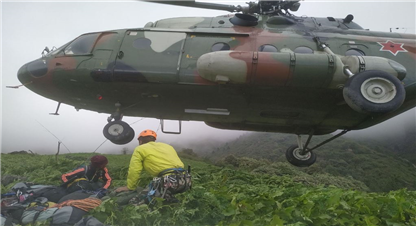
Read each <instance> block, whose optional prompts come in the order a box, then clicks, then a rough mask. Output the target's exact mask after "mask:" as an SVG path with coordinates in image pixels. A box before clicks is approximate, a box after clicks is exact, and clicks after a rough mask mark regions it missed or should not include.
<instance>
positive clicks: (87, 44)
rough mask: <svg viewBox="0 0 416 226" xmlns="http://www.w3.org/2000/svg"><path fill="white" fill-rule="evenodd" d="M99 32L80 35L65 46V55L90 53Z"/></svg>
mask: <svg viewBox="0 0 416 226" xmlns="http://www.w3.org/2000/svg"><path fill="white" fill-rule="evenodd" d="M99 35H100V33H94V34H86V35H81V36H79V37H78V38H77V39H75V40H74V41H73V42H71V44H69V45H68V46H66V47H65V50H64V53H65V55H85V54H90V53H91V50H92V48H93V46H94V43H95V40H97V38H98V36H99Z"/></svg>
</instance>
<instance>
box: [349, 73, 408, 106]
mask: <svg viewBox="0 0 416 226" xmlns="http://www.w3.org/2000/svg"><path fill="white" fill-rule="evenodd" d="M343 94H344V99H345V102H347V104H348V105H349V106H350V107H351V108H352V109H354V110H355V111H358V112H361V113H367V114H377V113H387V112H391V111H394V110H396V109H398V108H399V107H400V106H401V105H402V104H403V101H404V99H405V96H406V91H405V89H404V86H403V85H402V84H401V81H400V80H399V79H398V78H396V77H394V76H392V75H390V74H388V73H387V72H384V71H376V70H372V71H363V72H360V73H358V74H356V75H354V76H352V77H351V78H350V79H349V80H348V81H347V83H346V84H345V86H344V89H343Z"/></svg>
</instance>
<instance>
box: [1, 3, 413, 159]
mask: <svg viewBox="0 0 416 226" xmlns="http://www.w3.org/2000/svg"><path fill="white" fill-rule="evenodd" d="M215 2H216V3H231V4H244V1H243V2H241V1H238V2H220V1H215ZM0 8H1V29H2V31H1V41H2V42H1V44H2V46H1V53H2V57H1V65H0V67H1V82H0V86H1V96H2V100H1V109H2V110H1V122H0V123H1V124H0V126H1V140H0V142H1V152H6V153H7V152H12V151H20V150H31V151H33V152H35V153H55V152H56V149H57V143H58V140H60V141H62V142H63V144H64V145H65V147H61V153H68V152H69V151H70V152H93V151H95V150H96V149H97V147H99V145H100V144H102V143H103V142H104V141H105V138H104V136H103V135H102V129H103V127H104V126H105V124H106V123H107V121H106V119H107V117H108V115H107V114H99V113H96V112H92V111H86V110H80V111H79V112H77V111H76V110H75V109H74V107H72V106H68V105H65V104H62V105H61V107H60V110H59V114H60V115H59V116H52V115H49V113H52V112H55V110H56V106H57V103H56V102H55V101H52V100H49V99H47V98H44V97H42V96H39V95H37V94H35V93H33V92H31V91H30V90H28V89H27V88H25V87H21V88H19V89H6V88H5V86H8V85H20V82H19V81H18V79H17V76H16V75H17V71H18V69H19V68H20V67H21V66H22V65H23V64H25V63H27V62H29V61H32V60H34V59H37V58H39V57H40V56H41V52H42V50H43V49H44V48H45V46H48V47H49V48H51V47H53V46H56V47H59V46H61V45H63V44H65V43H67V42H68V41H70V40H72V39H74V38H75V37H77V36H79V35H80V34H83V33H87V32H94V31H104V30H112V29H121V28H137V27H143V26H144V25H145V24H146V23H147V22H150V21H152V22H154V21H157V20H160V19H164V18H170V17H182V16H183V17H187V16H205V17H213V16H218V15H224V14H227V12H224V11H216V10H204V9H194V8H188V7H177V6H167V5H159V4H154V3H145V2H138V1H125V2H119V1H117V2H109V1H107V2H82V1H78V2H52V1H50V2H48V1H46V2H18V1H17V2H16V1H13V2H9V1H3V2H2V3H1V5H0ZM348 14H353V15H354V17H355V19H354V21H355V22H357V23H359V24H360V25H361V26H363V27H364V28H369V29H370V30H377V31H389V30H390V28H394V30H396V29H395V28H399V29H397V31H398V32H402V33H414V32H415V2H414V1H407V2H386V1H385V2H380V1H370V2H364V3H360V2H336V3H334V2H325V1H303V2H302V6H301V7H300V9H299V11H298V12H297V13H295V15H298V16H301V15H307V16H316V17H327V16H332V17H336V18H338V17H340V18H344V17H345V16H346V15H348ZM415 117H416V116H415V109H412V110H411V111H408V112H406V113H405V114H403V115H402V116H398V117H396V118H394V119H392V120H389V121H387V122H385V123H382V124H380V125H378V126H375V127H372V128H370V129H367V130H363V131H359V132H355V133H357V134H358V135H359V136H361V135H360V134H369V135H374V134H376V131H391V132H394V133H400V132H401V131H402V128H403V125H409V124H410V125H413V126H415V125H416V122H415V121H416V119H415ZM123 120H124V121H126V122H127V123H129V124H131V123H134V124H132V128H133V129H134V130H135V131H136V134H138V133H139V132H140V131H141V130H144V129H152V130H155V131H157V132H158V140H159V141H162V142H167V143H171V144H180V145H181V146H183V147H185V146H187V145H189V146H192V147H194V146H197V143H198V142H199V141H204V142H206V141H210V142H211V143H213V144H216V145H217V144H218V145H219V144H220V143H221V142H225V141H226V140H230V139H235V138H237V137H239V136H240V135H242V134H244V133H247V132H244V131H227V130H219V129H214V128H211V127H208V126H206V125H205V124H204V123H203V122H183V125H182V134H180V135H171V134H163V133H162V132H161V131H160V126H159V120H157V119H151V118H135V117H124V119H123ZM169 125H170V126H169V127H170V128H171V129H172V130H177V125H175V124H173V123H171V124H169ZM387 133H388V132H387ZM353 134H354V133H353ZM55 136H56V137H55ZM376 136H378V135H376ZM415 139H416V138H415ZM293 141H294V143H295V141H296V140H295V136H294V138H293ZM135 146H137V141H136V140H135V139H134V140H133V141H132V142H130V143H129V144H127V145H115V144H112V143H111V142H110V141H107V142H105V143H104V144H102V146H101V147H100V148H99V149H98V150H97V152H100V153H120V150H121V149H122V148H123V147H127V148H129V149H130V150H132V149H134V147H135ZM66 147H67V148H68V149H69V150H67V148H66Z"/></svg>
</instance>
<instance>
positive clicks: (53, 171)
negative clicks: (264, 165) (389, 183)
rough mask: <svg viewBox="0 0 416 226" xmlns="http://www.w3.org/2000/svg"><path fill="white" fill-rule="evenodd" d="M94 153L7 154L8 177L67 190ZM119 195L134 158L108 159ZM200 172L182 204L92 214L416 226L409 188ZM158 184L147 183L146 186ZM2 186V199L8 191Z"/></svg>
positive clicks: (142, 220)
mask: <svg viewBox="0 0 416 226" xmlns="http://www.w3.org/2000/svg"><path fill="white" fill-rule="evenodd" d="M91 156H92V154H71V155H69V154H68V155H62V156H59V162H58V163H57V162H56V161H55V157H54V156H40V155H19V154H17V155H4V154H2V155H1V163H2V164H1V175H2V177H3V176H5V175H6V174H14V175H19V176H25V177H27V179H28V180H30V181H36V182H37V183H40V184H59V176H60V174H61V173H62V172H67V171H69V170H72V169H73V168H74V167H75V166H78V165H80V164H84V163H85V162H86V160H88V159H89V158H90V157H91ZM107 158H108V159H109V165H108V169H109V172H110V174H111V176H112V178H113V179H114V180H113V185H112V186H111V187H110V188H111V189H113V188H114V187H116V186H120V185H124V184H125V178H126V174H127V166H128V162H129V159H130V156H129V155H107ZM183 160H184V162H185V164H186V165H188V164H189V165H191V166H192V170H193V173H192V174H193V188H192V190H190V191H188V192H186V193H183V194H180V195H177V196H176V197H177V198H178V199H179V200H180V202H179V203H177V204H174V205H163V204H162V202H157V203H156V205H155V206H154V207H153V208H149V207H148V206H147V205H141V206H135V205H127V206H118V205H117V204H116V202H115V200H114V199H108V200H106V201H104V202H103V203H102V204H101V206H99V207H97V208H96V209H94V210H93V212H91V214H92V215H93V216H95V217H97V218H98V219H99V220H101V221H102V222H104V223H106V224H110V225H184V226H185V225H192V226H199V225H259V226H265V225H270V226H271V225H274V226H275V225H278V226H283V225H289V226H295V225H296V226H306V225H317V226H319V225H321V226H332V225H381V226H387V225H416V208H415V203H416V192H414V191H413V192H412V191H407V190H406V189H401V190H397V191H391V192H389V193H367V192H362V191H356V190H352V189H341V188H337V187H333V186H325V187H324V186H321V185H305V184H303V183H298V182H295V181H293V179H292V178H290V177H288V176H276V175H272V174H268V173H265V172H247V171H246V170H239V169H231V168H228V167H222V168H221V167H216V166H213V165H210V164H207V163H204V162H200V161H195V160H190V159H183ZM150 179H151V178H150V177H148V176H147V177H144V178H143V180H142V183H141V185H142V186H145V185H146V183H147V182H148V181H149V180H150ZM9 187H10V185H8V186H6V187H5V186H4V185H3V184H2V192H5V191H7V190H8V188H9Z"/></svg>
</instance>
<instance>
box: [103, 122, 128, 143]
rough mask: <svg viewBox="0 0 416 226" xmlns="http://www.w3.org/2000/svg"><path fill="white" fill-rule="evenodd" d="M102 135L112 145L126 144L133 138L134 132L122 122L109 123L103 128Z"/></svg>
mask: <svg viewBox="0 0 416 226" xmlns="http://www.w3.org/2000/svg"><path fill="white" fill-rule="evenodd" d="M103 134H104V136H105V138H107V139H109V140H110V141H111V142H113V143H114V144H127V143H129V142H130V141H132V140H133V138H134V130H133V129H132V128H131V127H130V126H129V124H127V123H125V122H123V121H112V122H109V123H108V124H107V125H106V126H105V127H104V129H103Z"/></svg>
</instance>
